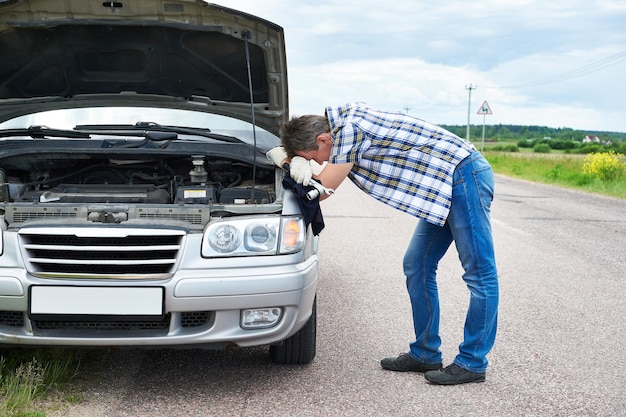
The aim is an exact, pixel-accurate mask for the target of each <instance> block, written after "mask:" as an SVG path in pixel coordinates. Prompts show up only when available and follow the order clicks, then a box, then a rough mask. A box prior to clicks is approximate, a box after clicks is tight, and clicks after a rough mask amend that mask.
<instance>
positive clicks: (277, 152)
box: [265, 146, 289, 168]
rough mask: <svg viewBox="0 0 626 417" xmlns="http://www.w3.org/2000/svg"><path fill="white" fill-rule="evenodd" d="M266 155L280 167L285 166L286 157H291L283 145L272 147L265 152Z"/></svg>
mask: <svg viewBox="0 0 626 417" xmlns="http://www.w3.org/2000/svg"><path fill="white" fill-rule="evenodd" d="M265 156H267V159H269V160H270V161H272V162H273V163H274V165H276V166H277V167H279V168H282V167H283V161H284V160H285V159H289V157H288V156H287V152H285V148H283V147H282V146H277V147H275V148H272V149H270V150H269V151H267V152H266V153H265Z"/></svg>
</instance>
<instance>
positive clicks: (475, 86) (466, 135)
mask: <svg viewBox="0 0 626 417" xmlns="http://www.w3.org/2000/svg"><path fill="white" fill-rule="evenodd" d="M477 88H478V86H477V85H472V84H470V85H469V87H468V86H465V89H466V90H469V98H468V100H467V131H466V132H465V140H466V141H468V142H469V140H470V107H471V106H472V90H476V89H477Z"/></svg>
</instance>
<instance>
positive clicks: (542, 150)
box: [533, 143, 552, 153]
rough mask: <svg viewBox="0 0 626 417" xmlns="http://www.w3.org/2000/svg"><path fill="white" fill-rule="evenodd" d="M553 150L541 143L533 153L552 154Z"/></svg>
mask: <svg viewBox="0 0 626 417" xmlns="http://www.w3.org/2000/svg"><path fill="white" fill-rule="evenodd" d="M551 150H552V148H550V145H548V144H547V143H539V144H537V145H535V146H534V147H533V152H536V153H550V151H551Z"/></svg>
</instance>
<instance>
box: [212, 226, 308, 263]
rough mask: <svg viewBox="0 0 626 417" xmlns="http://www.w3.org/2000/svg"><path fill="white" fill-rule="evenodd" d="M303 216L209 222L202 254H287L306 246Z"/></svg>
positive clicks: (214, 255) (215, 255) (213, 255)
mask: <svg viewBox="0 0 626 417" xmlns="http://www.w3.org/2000/svg"><path fill="white" fill-rule="evenodd" d="M304 238H305V227H304V221H303V220H302V218H301V217H281V216H271V217H270V216H267V217H263V218H259V217H254V218H252V217H247V218H241V217H240V218H236V219H235V218H229V219H224V220H220V221H216V222H212V223H209V225H208V226H207V228H206V230H205V232H204V236H203V237H202V256H203V257H205V258H207V257H217V256H251V255H283V254H288V253H294V252H298V251H300V250H301V249H302V248H303V247H304Z"/></svg>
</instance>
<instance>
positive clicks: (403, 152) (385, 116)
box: [326, 103, 476, 226]
mask: <svg viewBox="0 0 626 417" xmlns="http://www.w3.org/2000/svg"><path fill="white" fill-rule="evenodd" d="M326 117H327V118H328V121H329V124H330V129H331V135H332V138H333V145H332V150H331V154H330V161H329V162H331V163H336V164H341V163H348V162H352V163H354V167H353V168H352V171H351V172H350V175H349V177H350V179H351V180H352V181H353V182H354V183H355V184H356V185H357V186H358V187H359V188H361V189H362V190H363V191H365V192H366V193H368V194H370V195H371V196H372V197H374V198H376V199H377V200H380V201H382V202H383V203H385V204H388V205H390V206H391V207H394V208H396V209H398V210H401V211H404V212H406V213H409V214H411V215H413V216H416V217H419V218H422V219H426V220H427V221H428V222H430V223H433V224H436V225H439V226H443V225H444V224H445V222H446V218H447V217H448V213H449V212H450V204H451V201H452V174H453V173H454V169H455V167H456V166H457V165H458V164H459V162H461V161H462V160H463V159H465V158H466V157H467V156H469V155H470V154H471V153H472V152H475V151H476V148H474V146H473V145H472V144H471V143H469V142H467V141H465V140H463V139H461V138H459V137H458V136H456V135H454V134H452V133H450V132H448V131H447V130H445V129H443V128H440V127H438V126H435V125H433V124H430V123H427V122H425V121H423V120H420V119H417V118H415V117H411V116H407V115H404V114H401V113H391V112H384V111H380V110H376V109H373V108H371V107H368V106H367V105H365V104H364V103H351V104H347V105H345V106H339V107H327V108H326Z"/></svg>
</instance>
